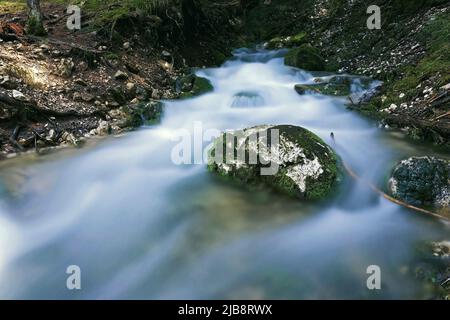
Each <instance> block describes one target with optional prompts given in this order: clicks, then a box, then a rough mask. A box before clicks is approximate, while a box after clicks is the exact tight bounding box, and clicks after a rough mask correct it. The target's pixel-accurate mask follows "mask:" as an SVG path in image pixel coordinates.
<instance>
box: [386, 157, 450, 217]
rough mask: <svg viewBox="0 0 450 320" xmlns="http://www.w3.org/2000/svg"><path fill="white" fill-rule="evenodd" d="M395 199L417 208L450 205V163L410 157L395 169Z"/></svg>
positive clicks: (393, 191)
mask: <svg viewBox="0 0 450 320" xmlns="http://www.w3.org/2000/svg"><path fill="white" fill-rule="evenodd" d="M389 189H390V191H391V193H392V195H393V196H394V197H396V198H398V199H400V200H403V201H405V202H407V203H410V204H412V205H415V206H433V207H437V208H447V209H448V207H449V205H450V161H449V160H444V159H438V158H435V157H428V156H426V157H411V158H409V159H406V160H403V161H401V162H400V163H399V164H397V166H396V167H395V168H394V170H393V172H392V175H391V178H390V180H389Z"/></svg>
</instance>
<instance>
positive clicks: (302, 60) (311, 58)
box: [284, 44, 326, 71]
mask: <svg viewBox="0 0 450 320" xmlns="http://www.w3.org/2000/svg"><path fill="white" fill-rule="evenodd" d="M284 63H285V64H286V65H288V66H291V67H296V68H300V69H304V70H308V71H325V69H326V63H325V60H324V59H323V58H322V56H321V55H320V52H319V50H317V49H316V48H314V47H312V46H310V45H309V44H303V45H301V46H300V47H298V48H295V49H291V50H289V52H288V53H287V54H286V56H285V59H284Z"/></svg>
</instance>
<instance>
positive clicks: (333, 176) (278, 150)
mask: <svg viewBox="0 0 450 320" xmlns="http://www.w3.org/2000/svg"><path fill="white" fill-rule="evenodd" d="M232 137H235V138H236V143H234V140H233V139H232ZM274 137H278V141H277V139H276V138H275V139H274ZM269 140H270V141H269ZM268 141H269V143H268ZM268 145H271V146H272V147H271V148H268V147H267V146H268ZM222 150H224V151H223V152H222ZM237 155H241V156H240V157H238V156H237ZM242 155H245V158H244V157H243V156H242ZM256 155H257V157H256ZM251 159H254V160H255V161H253V162H252V160H251ZM256 159H257V160H256ZM208 168H209V170H210V171H213V172H216V173H218V174H219V175H221V176H228V177H231V178H233V179H235V180H237V181H239V182H241V183H243V184H253V185H258V184H262V185H266V186H269V187H271V188H272V189H274V190H277V191H279V192H282V193H284V194H287V195H289V196H293V197H297V198H300V199H311V200H316V199H323V198H325V197H326V196H328V195H329V194H330V193H331V192H332V190H333V187H334V186H335V185H336V182H337V180H338V178H339V169H338V157H337V155H336V154H335V153H334V151H333V150H332V149H331V148H330V147H329V146H328V145H327V144H326V143H325V142H323V141H322V140H321V139H320V138H319V137H317V136H316V135H315V134H313V133H312V132H310V131H308V130H306V129H304V128H301V127H296V126H290V125H278V126H258V127H253V128H248V129H243V130H236V131H232V132H228V133H224V134H223V135H222V136H221V137H219V138H217V139H216V140H215V141H214V144H213V148H212V150H211V152H210V154H209V164H208ZM268 168H271V170H268ZM264 170H267V171H266V172H265V171H264Z"/></svg>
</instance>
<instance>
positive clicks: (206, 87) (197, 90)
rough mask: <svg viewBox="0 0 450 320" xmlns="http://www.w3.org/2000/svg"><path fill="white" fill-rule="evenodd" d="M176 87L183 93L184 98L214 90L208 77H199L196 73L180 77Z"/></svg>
mask: <svg viewBox="0 0 450 320" xmlns="http://www.w3.org/2000/svg"><path fill="white" fill-rule="evenodd" d="M175 89H176V91H177V92H179V93H180V94H181V97H182V98H190V97H194V96H198V95H201V94H204V93H207V92H210V91H213V90H214V88H213V86H212V85H211V82H210V81H209V80H208V79H206V78H202V77H198V76H196V75H195V74H189V75H185V76H182V77H180V78H178V79H177V81H176V84H175Z"/></svg>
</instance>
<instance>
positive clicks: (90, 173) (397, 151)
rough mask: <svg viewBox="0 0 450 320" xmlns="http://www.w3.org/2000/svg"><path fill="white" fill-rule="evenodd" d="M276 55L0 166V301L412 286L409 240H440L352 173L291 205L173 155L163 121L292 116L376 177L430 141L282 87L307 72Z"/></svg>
mask: <svg viewBox="0 0 450 320" xmlns="http://www.w3.org/2000/svg"><path fill="white" fill-rule="evenodd" d="M282 54H283V52H282V51H272V52H267V51H264V50H249V49H241V50H237V51H236V52H235V56H234V58H233V59H231V60H230V61H228V62H226V63H225V64H224V65H223V66H222V67H220V68H215V69H203V70H199V71H198V72H197V73H198V75H200V76H203V77H206V78H208V79H209V80H210V81H211V82H212V84H213V86H214V91H213V92H211V93H208V94H204V95H202V96H199V97H196V98H192V99H188V100H180V101H166V102H165V113H164V118H163V120H162V123H161V124H160V125H158V126H155V127H148V128H142V129H141V130H139V131H137V132H134V133H131V134H129V135H127V136H125V137H122V138H117V139H111V140H108V141H105V142H103V143H100V144H97V145H96V146H95V147H92V148H86V149H85V150H81V151H79V152H77V153H71V154H69V155H64V154H62V155H61V156H58V157H55V156H50V157H48V158H45V157H44V158H43V159H40V161H39V162H32V161H31V162H29V161H17V160H14V161H11V162H8V163H7V164H5V165H3V166H2V167H1V171H0V173H1V174H0V176H1V177H2V180H1V181H2V184H1V188H0V298H6V299H10V298H21V299H28V298H39V299H48V298H57V299H119V298H120V299H131V298H137V299H197V298H201V299H217V298H225V299H228V298H233V299H262V298H272V299H279V298H288V299H316V298H324V299H344V298H364V299H374V298H400V299H403V298H426V297H427V292H426V290H425V288H424V286H423V283H421V282H419V281H418V280H416V279H415V278H414V276H413V272H412V270H411V269H412V268H413V267H412V261H413V260H414V259H415V247H416V245H417V243H420V241H423V240H441V239H444V238H445V237H447V238H448V235H449V233H448V228H447V227H446V226H444V225H441V224H440V223H439V222H436V221H434V220H431V219H429V218H427V217H422V216H420V215H417V214H416V213H414V212H412V211H408V210H406V209H403V208H401V207H398V206H396V205H394V204H392V203H390V202H388V201H387V200H385V199H382V198H380V197H379V196H378V195H376V194H374V193H373V192H372V191H370V189H368V188H367V187H366V186H365V185H364V184H358V183H356V182H355V181H352V180H351V179H347V180H346V181H345V182H344V183H343V185H342V186H341V188H340V192H339V194H337V195H335V196H334V197H333V198H332V199H330V201H327V202H324V203H315V204H314V203H302V202H299V201H296V200H293V199H289V198H286V197H284V196H281V195H277V194H273V193H271V192H268V191H264V190H254V189H248V188H245V187H243V186H238V185H236V184H230V183H228V182H225V181H222V180H221V179H218V178H217V177H214V176H212V175H211V174H210V173H208V172H207V170H206V166H205V164H197V165H176V164H174V163H173V161H172V159H171V155H172V150H173V148H174V147H175V146H176V145H177V144H178V143H179V141H176V140H174V138H173V133H174V132H178V131H177V130H179V129H185V130H187V131H186V132H188V133H189V136H190V137H192V138H193V136H194V131H195V130H198V127H199V125H201V127H202V130H203V131H202V132H205V131H206V130H208V129H218V130H226V129H238V128H245V127H249V126H253V125H260V124H292V125H299V126H303V127H305V128H308V129H309V130H312V131H313V132H314V133H316V134H318V135H319V136H320V137H322V138H323V139H324V140H325V141H327V142H329V143H330V144H331V143H332V142H331V141H330V138H329V135H330V132H333V133H334V136H335V139H336V145H335V148H336V150H337V152H338V153H339V155H340V156H341V157H342V158H343V160H344V161H345V162H346V163H348V164H349V165H350V166H351V167H352V168H353V169H354V170H355V171H356V172H358V174H359V175H360V176H361V177H363V178H364V179H365V180H368V181H371V182H374V183H376V184H378V185H379V186H380V187H384V183H385V181H386V178H387V176H388V174H389V171H390V169H391V168H392V165H393V164H394V163H395V162H396V161H397V160H399V159H402V158H403V157H406V156H410V155H422V154H425V153H430V152H433V153H434V152H438V151H436V150H430V149H429V148H428V147H423V146H415V145H412V144H409V143H408V142H406V141H405V140H404V139H401V138H399V137H397V136H396V135H395V134H391V133H388V132H386V131H382V130H380V129H379V128H377V126H376V124H375V123H373V122H370V121H368V120H365V119H363V118H362V117H361V116H360V115H359V114H357V113H354V112H351V111H349V110H347V109H346V107H345V105H344V103H345V100H344V99H342V98H333V97H325V96H320V95H304V96H300V95H298V94H297V93H296V92H295V90H294V89H293V87H294V85H295V84H299V83H302V84H308V83H313V81H314V75H313V74H311V73H308V72H305V71H301V70H298V69H294V68H289V67H285V66H284V65H283V57H282ZM359 84H360V82H358V81H355V83H354V85H353V87H352V88H353V90H354V92H358V91H360V90H361V87H360V85H359ZM192 143H193V148H194V147H195V146H194V142H192ZM207 144H208V141H203V147H205V146H206V145H207ZM197 147H198V146H197ZM69 265H78V266H80V268H81V276H82V277H81V279H82V282H81V283H82V289H81V290H74V291H70V290H68V289H67V288H66V278H67V277H68V275H67V274H66V268H67V267H68V266H69ZM369 265H378V266H380V268H381V271H382V290H375V291H371V290H368V289H367V287H366V279H367V277H368V275H367V274H366V269H367V267H368V266H369Z"/></svg>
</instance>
